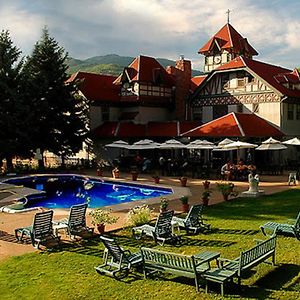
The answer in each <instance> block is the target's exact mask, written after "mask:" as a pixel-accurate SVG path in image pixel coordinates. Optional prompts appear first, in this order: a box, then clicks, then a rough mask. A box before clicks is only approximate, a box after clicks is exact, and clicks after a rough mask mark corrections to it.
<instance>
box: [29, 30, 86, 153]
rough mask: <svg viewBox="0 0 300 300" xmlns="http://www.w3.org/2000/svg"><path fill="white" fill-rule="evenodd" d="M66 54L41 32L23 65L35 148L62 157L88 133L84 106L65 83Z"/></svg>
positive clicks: (73, 87) (73, 86) (72, 87)
mask: <svg viewBox="0 0 300 300" xmlns="http://www.w3.org/2000/svg"><path fill="white" fill-rule="evenodd" d="M67 58H68V55H67V53H65V51H64V49H63V48H62V47H60V46H59V45H58V43H57V42H56V41H55V40H54V38H52V37H50V36H49V33H48V30H47V29H44V30H43V33H42V37H41V39H40V40H39V41H38V42H37V43H36V44H35V47H34V49H33V53H32V55H31V56H30V57H28V59H27V61H26V64H25V66H24V71H25V75H26V78H27V88H26V90H27V93H26V94H27V97H28V101H29V102H30V103H31V107H32V109H33V110H34V112H35V116H34V120H33V124H34V126H33V141H34V145H35V147H36V148H40V149H41V150H42V151H43V150H49V151H52V152H54V153H55V154H57V155H61V156H66V155H69V154H71V153H74V152H77V151H78V150H79V149H80V148H81V146H82V142H83V141H85V139H86V137H87V134H88V132H89V118H88V103H87V102H86V100H85V99H84V98H81V97H79V96H78V94H77V89H78V88H77V83H74V82H68V81H67V79H68V75H67V73H66V71H67V68H68V65H67Z"/></svg>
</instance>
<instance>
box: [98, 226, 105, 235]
mask: <svg viewBox="0 0 300 300" xmlns="http://www.w3.org/2000/svg"><path fill="white" fill-rule="evenodd" d="M97 230H98V232H99V233H100V234H103V233H104V231H105V224H97Z"/></svg>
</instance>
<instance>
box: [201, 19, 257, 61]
mask: <svg viewBox="0 0 300 300" xmlns="http://www.w3.org/2000/svg"><path fill="white" fill-rule="evenodd" d="M215 42H216V43H217V44H218V45H219V47H220V48H221V49H224V50H225V49H226V50H228V51H229V52H234V53H237V54H239V53H247V54H250V55H257V54H258V53H257V52H256V50H255V49H254V48H253V47H252V46H251V45H250V44H249V43H248V41H247V39H245V38H243V37H242V36H241V35H240V34H239V33H238V32H237V31H236V30H235V29H234V28H233V27H232V26H231V25H230V24H229V23H227V24H225V25H224V26H223V27H222V28H221V29H220V30H219V31H218V32H217V33H216V34H215V35H214V36H213V37H212V38H211V39H210V40H209V41H208V42H207V43H206V44H205V45H204V46H203V47H202V48H200V49H199V51H198V53H202V54H205V53H207V52H209V51H210V50H211V48H212V46H213V45H214V43H215Z"/></svg>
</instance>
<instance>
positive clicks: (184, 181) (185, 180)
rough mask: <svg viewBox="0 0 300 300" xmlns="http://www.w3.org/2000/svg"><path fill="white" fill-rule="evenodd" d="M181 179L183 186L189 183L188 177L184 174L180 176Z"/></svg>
mask: <svg viewBox="0 0 300 300" xmlns="http://www.w3.org/2000/svg"><path fill="white" fill-rule="evenodd" d="M179 180H180V183H181V186H186V183H187V178H186V177H184V176H182V177H180V178H179Z"/></svg>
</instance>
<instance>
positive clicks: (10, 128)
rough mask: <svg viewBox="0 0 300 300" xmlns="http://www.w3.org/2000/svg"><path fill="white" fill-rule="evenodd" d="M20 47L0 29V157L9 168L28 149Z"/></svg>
mask: <svg viewBox="0 0 300 300" xmlns="http://www.w3.org/2000/svg"><path fill="white" fill-rule="evenodd" d="M20 56H21V51H20V50H19V49H18V48H17V47H16V46H14V45H13V42H12V40H11V38H10V34H9V32H8V31H1V33H0V161H1V162H2V159H3V158H6V160H7V167H8V169H11V168H12V157H13V156H15V155H19V154H24V153H28V147H29V136H28V134H29V132H28V130H27V129H28V126H27V123H26V122H27V117H26V116H27V115H28V112H29V107H28V106H26V105H25V103H24V99H23V95H22V92H21V85H22V76H21V69H22V64H23V62H22V59H20Z"/></svg>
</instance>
